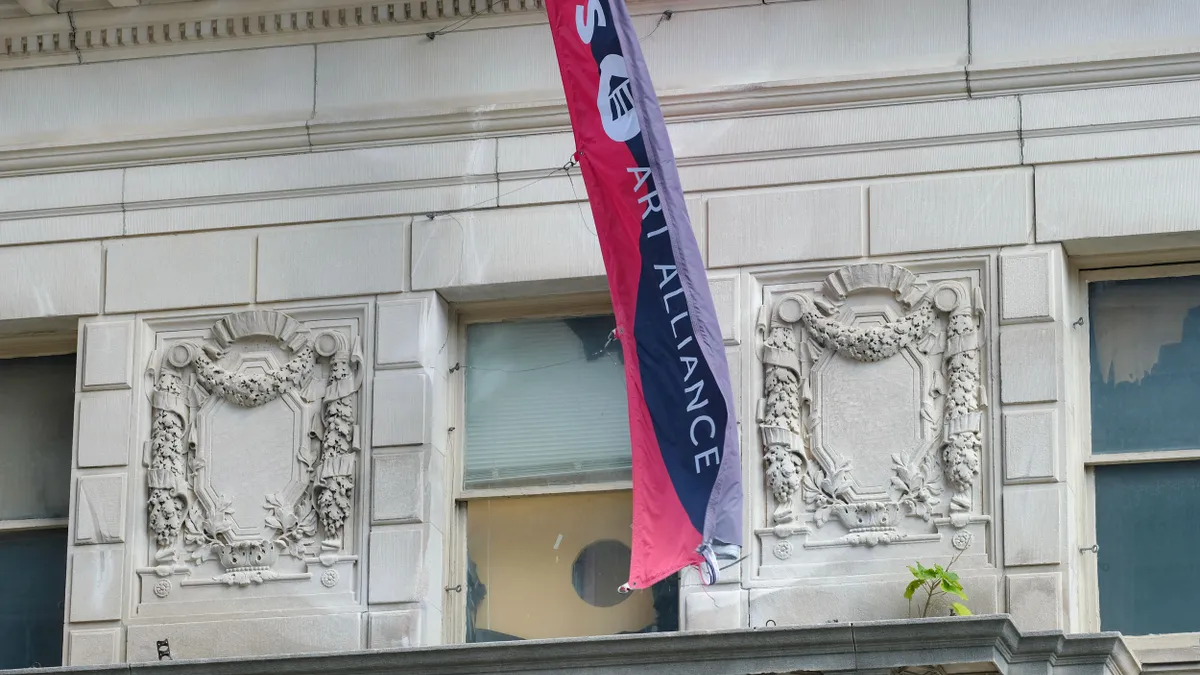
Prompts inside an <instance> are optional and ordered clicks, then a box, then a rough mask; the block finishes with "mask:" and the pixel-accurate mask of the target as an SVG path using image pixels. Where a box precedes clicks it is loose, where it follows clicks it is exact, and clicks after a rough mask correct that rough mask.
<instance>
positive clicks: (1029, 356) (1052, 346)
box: [1000, 325, 1062, 403]
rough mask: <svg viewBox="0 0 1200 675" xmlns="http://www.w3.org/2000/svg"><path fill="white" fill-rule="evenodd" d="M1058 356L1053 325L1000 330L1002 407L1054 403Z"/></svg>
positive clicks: (1057, 385) (1059, 362) (1058, 350)
mask: <svg viewBox="0 0 1200 675" xmlns="http://www.w3.org/2000/svg"><path fill="white" fill-rule="evenodd" d="M1061 353H1062V348H1061V345H1060V344H1059V337H1058V330H1057V329H1056V327H1055V326H1053V325H1047V326H1005V327H1004V328H1002V329H1001V330H1000V399H1001V400H1002V401H1003V402H1004V403H1042V402H1048V401H1057V400H1058V391H1059V384H1058V379H1059V373H1060V371H1061V365H1062V359H1061V358H1060V356H1059V355H1060V354H1061Z"/></svg>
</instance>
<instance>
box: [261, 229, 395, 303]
mask: <svg viewBox="0 0 1200 675" xmlns="http://www.w3.org/2000/svg"><path fill="white" fill-rule="evenodd" d="M407 260H408V219H407V218H404V219H401V218H397V219H389V220H381V221H371V222H369V223H355V224H353V225H335V226H314V225H308V226H304V227H292V228H287V229H282V230H271V231H268V232H263V233H262V235H260V236H259V240H258V300H259V302H264V301H268V300H290V299H295V298H326V297H333V296H339V295H360V294H367V293H393V292H397V291H403V290H405V285H406V283H407V273H408V267H407V265H406V262H407Z"/></svg>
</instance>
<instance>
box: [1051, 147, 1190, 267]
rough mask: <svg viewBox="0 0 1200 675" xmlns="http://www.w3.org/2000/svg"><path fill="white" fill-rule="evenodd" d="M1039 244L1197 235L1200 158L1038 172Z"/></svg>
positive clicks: (1074, 166) (1174, 157)
mask: <svg viewBox="0 0 1200 675" xmlns="http://www.w3.org/2000/svg"><path fill="white" fill-rule="evenodd" d="M1037 174H1038V177H1037V183H1038V187H1037V191H1038V199H1037V239H1038V241H1039V242H1051V241H1062V242H1064V243H1066V244H1067V246H1068V249H1069V250H1072V251H1074V248H1073V247H1074V246H1075V245H1076V243H1078V244H1087V245H1095V244H1096V243H1097V241H1096V240H1103V239H1109V238H1113V237H1129V236H1134V235H1161V234H1170V233H1184V232H1188V233H1190V232H1197V231H1200V221H1197V220H1196V218H1195V214H1196V213H1197V211H1200V193H1198V192H1197V191H1196V190H1193V189H1191V186H1192V185H1194V184H1195V182H1196V181H1197V180H1200V155H1195V154H1184V155H1169V156H1160V157H1140V158H1135V159H1121V160H1111V161H1101V162H1078V163H1070V164H1055V165H1050V166H1039V167H1038V168H1037ZM1117 250H1121V249H1120V248H1118V249H1117Z"/></svg>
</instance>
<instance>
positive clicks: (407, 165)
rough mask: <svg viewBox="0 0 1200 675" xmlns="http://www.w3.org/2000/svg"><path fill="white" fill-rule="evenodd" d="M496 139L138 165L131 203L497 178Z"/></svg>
mask: <svg viewBox="0 0 1200 675" xmlns="http://www.w3.org/2000/svg"><path fill="white" fill-rule="evenodd" d="M495 165H496V141H495V140H494V139H478V140H469V141H452V142H448V143H418V144H413V145H395V146H387V147H375V148H354V149H350V150H334V151H327V152H313V153H302V154H290V155H271V156H267V157H246V158H241V159H224V160H216V161H210V162H186V163H178V164H166V165H161V166H147V167H132V168H130V169H128V170H127V174H126V178H125V199H126V200H127V201H129V202H154V201H164V200H179V199H204V198H213V197H230V196H237V195H249V194H253V193H260V192H269V193H280V192H296V191H303V190H310V191H311V190H329V189H335V188H345V187H352V186H362V185H395V184H399V183H404V182H410V181H422V180H436V179H445V178H454V179H461V178H463V177H466V176H489V177H494V176H495Z"/></svg>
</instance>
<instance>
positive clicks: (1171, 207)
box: [0, 0, 1200, 672]
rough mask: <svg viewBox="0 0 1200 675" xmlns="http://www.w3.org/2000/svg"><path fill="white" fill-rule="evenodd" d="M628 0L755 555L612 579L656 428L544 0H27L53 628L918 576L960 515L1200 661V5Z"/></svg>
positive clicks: (25, 303) (388, 615)
mask: <svg viewBox="0 0 1200 675" xmlns="http://www.w3.org/2000/svg"><path fill="white" fill-rule="evenodd" d="M629 5H630V9H631V11H632V12H633V13H634V14H635V21H636V22H637V25H638V28H639V32H641V33H642V35H643V36H644V37H643V38H642V48H643V50H644V51H645V53H646V56H647V59H648V62H649V64H650V68H651V72H652V75H653V77H654V78H655V83H656V86H657V88H658V90H659V93H660V98H661V99H662V102H663V107H664V112H665V114H666V116H667V119H668V123H669V126H670V131H671V134H672V139H673V141H674V144H675V149H676V154H677V155H678V157H679V165H680V173H681V177H682V180H683V184H684V188H685V190H686V192H687V197H688V205H689V208H690V211H691V218H692V223H693V226H694V229H695V232H696V235H697V238H698V240H699V242H700V246H701V250H702V253H703V255H704V257H705V261H706V264H707V266H708V267H709V275H710V284H711V287H712V290H713V295H714V298H715V300H716V303H717V310H718V314H719V318H720V321H721V328H722V332H723V336H724V340H725V344H726V348H727V355H728V358H729V363H730V368H731V370H732V374H733V378H734V388H735V392H736V404H737V410H738V415H739V424H740V430H741V442H742V447H743V460H744V467H743V470H744V475H745V476H746V479H745V481H744V482H745V486H746V491H747V492H746V495H745V503H746V509H745V518H746V522H745V525H746V527H745V530H746V532H747V541H746V549H745V553H746V557H745V558H744V559H743V560H742V561H740V562H739V564H738V565H737V566H735V567H732V568H731V569H729V570H726V572H725V574H724V575H723V577H722V580H721V583H720V584H718V585H716V586H713V587H707V588H705V587H701V586H699V585H698V583H697V581H696V579H695V575H694V574H691V573H685V574H684V575H683V578H682V579H681V580H680V581H679V583H678V588H669V589H668V588H664V589H662V592H661V593H655V594H651V593H650V592H648V591H647V592H642V593H638V594H634V595H633V596H630V597H629V598H613V597H610V596H611V594H610V593H609V592H608V590H607V588H608V586H604V587H603V588H601V587H600V586H599V585H597V584H598V583H600V582H596V583H592V582H591V581H588V580H589V579H593V578H596V579H601V580H604V579H606V577H604V576H603V575H599V576H596V575H597V574H598V573H597V572H596V570H598V569H600V568H601V567H603V565H604V564H605V561H611V560H612V559H617V560H619V559H620V556H621V550H620V549H621V546H627V544H628V537H629V533H628V530H627V523H628V511H629V508H630V507H629V495H628V456H627V455H628V447H627V443H628V441H627V439H626V440H624V443H625V444H626V445H625V446H622V445H621V443H622V439H621V434H620V433H619V432H620V430H621V429H623V426H622V425H623V421H622V418H621V415H622V414H623V407H622V405H623V404H622V400H623V399H622V389H621V388H622V387H623V384H622V382H621V380H620V378H619V377H616V378H615V379H614V376H613V373H619V364H618V363H616V362H615V361H616V359H617V357H616V356H615V355H614V353H613V351H612V347H611V345H610V344H609V343H608V342H607V341H606V340H605V336H606V335H607V334H608V330H609V328H608V324H606V323H605V321H606V317H605V315H606V314H607V313H608V309H607V306H606V303H607V300H606V296H605V289H606V286H605V280H604V268H603V264H602V262H601V259H600V254H599V247H598V244H597V239H596V236H595V230H594V225H593V223H592V222H591V216H590V212H589V211H588V209H587V205H586V201H585V199H586V194H585V193H584V189H583V185H582V181H581V180H580V178H579V173H578V169H576V168H573V167H571V166H570V165H569V161H570V159H571V156H572V154H573V152H574V147H573V143H572V138H571V134H570V132H569V126H568V120H567V118H566V112H565V107H564V105H563V102H562V92H561V84H560V81H559V77H558V72H557V69H556V65H555V59H554V55H553V50H552V46H551V41H550V35H549V32H548V29H547V27H546V25H545V14H544V11H543V9H542V6H541V1H540V0H499V1H497V2H484V1H483V0H453V1H451V0H439V1H438V2H434V1H433V0H429V1H424V0H412V1H410V2H387V3H385V2H357V3H350V2H336V1H335V0H280V1H277V2H266V1H265V0H264V1H260V0H244V1H243V2H240V3H230V2H224V1H222V0H195V1H191V0H179V1H171V0H141V1H140V2H139V0H119V1H118V0H61V1H56V0H0V401H4V402H5V404H4V406H3V408H4V409H5V410H4V415H5V416H6V417H4V418H0V419H3V420H4V424H5V425H7V428H8V429H9V430H10V431H8V432H6V433H5V435H6V436H8V437H9V438H8V439H7V441H6V445H0V453H6V452H7V453H9V455H10V457H9V458H5V457H3V456H2V454H0V466H4V467H6V468H5V473H6V474H7V476H6V477H0V569H5V570H8V574H7V575H5V576H6V581H5V582H4V583H5V584H7V585H11V586H12V588H13V589H14V591H13V592H14V593H15V592H16V591H15V589H17V588H18V587H20V588H22V589H24V588H25V587H26V586H28V587H29V588H32V589H34V590H33V591H30V594H31V598H30V599H29V602H30V603H33V605H31V606H34V605H36V606H37V607H42V606H43V605H46V603H47V602H49V603H51V604H53V603H54V602H61V603H62V604H61V608H60V609H59V612H60V614H61V616H59V617H58V618H55V616H54V615H53V611H50V614H48V615H46V616H45V617H43V618H42V619H39V620H40V621H41V623H40V624H37V626H34V627H33V628H30V627H29V626H30V625H33V624H31V623H30V621H32V620H30V621H26V622H25V623H22V624H21V630H26V629H28V630H29V633H28V634H27V637H29V636H33V637H29V640H30V642H27V643H24V646H21V647H19V648H18V647H13V648H11V649H10V650H9V651H10V652H11V653H17V652H20V653H21V654H35V653H36V654H49V655H50V656H46V657H42V658H45V659H47V661H48V662H47V663H46V664H43V665H49V662H51V661H52V660H53V658H54V656H53V655H54V654H55V653H58V654H61V663H62V664H69V665H97V664H111V663H123V662H142V661H152V660H155V659H157V658H158V656H159V652H160V650H161V649H162V648H163V647H162V645H163V644H164V643H166V644H169V649H170V650H172V652H173V654H174V655H175V656H177V657H183V658H210V657H239V656H252V655H286V654H300V653H309V652H329V651H353V650H362V649H384V648H396V647H415V646H422V645H423V646H430V645H447V644H455V643H460V642H463V641H467V640H470V639H484V638H480V637H479V636H480V635H483V633H481V632H480V631H487V632H488V634H489V635H490V636H491V638H490V639H500V638H504V637H508V638H511V637H563V636H582V635H594V634H607V633H616V632H623V631H634V630H638V629H641V628H642V627H643V626H650V627H651V628H652V629H657V630H664V629H669V628H675V627H678V628H680V629H682V630H685V631H696V630H731V629H753V628H765V627H773V626H778V627H786V626H804V625H813V624H826V623H831V622H839V623H848V622H861V621H874V620H892V619H902V618H906V617H909V616H910V614H911V612H912V608H911V607H910V603H909V602H908V601H907V600H906V599H905V598H904V596H903V591H904V588H905V586H906V585H907V584H908V582H909V581H910V580H911V579H912V577H911V574H910V572H909V571H908V569H907V566H909V565H912V564H913V563H914V561H920V562H922V563H925V564H930V565H932V564H934V563H939V564H943V565H944V564H946V563H947V562H949V561H951V560H953V561H955V562H954V569H955V571H956V572H957V573H958V574H959V575H960V577H961V579H962V583H963V585H964V586H965V589H966V592H967V595H968V596H969V601H967V604H969V606H970V608H971V610H972V611H973V612H974V613H975V614H994V613H1006V614H1010V615H1011V616H1012V620H1013V622H1014V624H1015V625H1016V627H1017V628H1018V629H1020V630H1021V631H1026V632H1029V631H1060V632H1064V633H1090V632H1095V631H1098V630H1100V629H1102V628H1103V629H1104V630H1117V631H1121V632H1122V633H1124V634H1125V641H1126V643H1127V644H1129V646H1130V647H1131V649H1132V650H1133V653H1134V654H1135V655H1136V656H1137V658H1138V659H1140V660H1141V663H1142V667H1144V668H1146V669H1147V670H1152V669H1155V668H1159V669H1166V668H1167V667H1168V666H1167V665H1163V664H1176V665H1175V666H1171V667H1180V668H1186V667H1190V666H1187V664H1189V663H1200V653H1198V652H1197V647H1196V645H1197V644H1198V642H1197V637H1196V635H1197V634H1200V620H1197V619H1196V618H1195V617H1196V616H1200V614H1197V613H1196V612H1194V611H1192V608H1193V607H1195V606H1196V602H1198V601H1200V582H1195V581H1193V580H1192V579H1191V578H1190V575H1189V571H1190V567H1189V566H1188V562H1189V561H1190V560H1191V557H1190V556H1189V552H1190V550H1191V549H1190V548H1189V547H1190V544H1189V543H1188V542H1190V541H1191V540H1192V537H1191V536H1190V535H1191V534H1192V530H1193V529H1194V527H1193V523H1194V522H1195V517H1194V513H1195V509H1196V504H1195V503H1194V501H1193V500H1196V499H1200V497H1196V496H1195V494H1200V493H1192V494H1191V495H1189V490H1190V489H1191V488H1193V487H1200V476H1197V474H1196V470H1197V467H1200V464H1193V463H1192V461H1191V460H1195V459H1200V426H1198V425H1197V423H1194V422H1192V421H1191V417H1192V415H1189V408H1190V401H1191V400H1192V399H1191V398H1190V397H1191V396H1192V395H1194V394H1200V391H1193V389H1195V388H1196V385H1194V384H1192V379H1193V378H1192V377H1191V375H1192V374H1194V373H1195V372H1196V370H1195V368H1196V366H1194V365H1191V364H1192V363H1194V360H1193V359H1190V358H1189V354H1190V353H1191V352H1190V351H1189V350H1191V348H1192V345H1194V344H1200V334H1198V333H1197V332H1196V327H1197V325H1196V324H1195V323H1194V321H1193V319H1195V318H1197V317H1193V316H1192V312H1193V310H1194V309H1195V308H1197V307H1200V292H1198V290H1197V289H1200V286H1198V285H1197V283H1196V279H1197V277H1196V276H1195V275H1197V274H1200V267H1195V266H1192V264H1193V263H1195V262H1196V261H1198V260H1200V234H1198V233H1200V192H1198V191H1197V190H1195V189H1194V188H1193V185H1192V179H1194V178H1196V177H1197V176H1198V175H1200V154H1195V153H1197V152H1200V133H1198V130H1200V126H1198V125H1197V120H1198V119H1200V81H1198V80H1200V28H1198V26H1200V5H1197V4H1195V3H1193V2H1190V1H1189V0H1148V1H1143V2H1135V1H1134V0H1103V1H1100V2H1096V1H1094V0H1093V1H1087V0H1059V1H1057V2H1052V3H1051V2H1043V1H1041V0H902V1H895V0H892V1H885V0H810V1H787V0H771V1H767V0H762V1H760V0H687V1H686V2H681V1H665V0H630V2H629ZM71 355H74V356H71ZM535 375H536V376H535ZM513 376H521V377H516V378H514V377H513ZM36 420H40V421H42V422H44V424H43V423H37V424H35V423H33V422H32V421H36ZM614 430H616V431H615V432H614ZM8 445H11V446H12V447H13V448H14V449H13V450H8V449H7V447H8ZM622 452H623V453H624V454H622ZM6 502H7V503H6ZM623 528H624V529H623ZM604 542H609V544H605V543H604ZM613 542H615V544H614V543H613ZM593 545H595V547H593ZM539 547H540V548H539ZM606 547H607V548H606ZM610 549H611V550H610ZM64 550H65V557H64ZM529 551H541V552H542V553H544V556H545V557H542V558H539V557H538V556H537V555H535V554H533V553H529ZM614 551H615V552H614ZM626 551H627V549H626ZM538 555H541V554H538ZM626 555H627V552H626ZM588 556H594V559H593V558H592V557H588ZM614 556H615V558H614ZM618 567H619V566H618ZM31 568H33V569H32V570H31ZM581 570H582V571H581ZM506 575H507V576H506ZM588 575H592V576H588ZM581 579H582V581H581ZM620 581H621V580H617V582H618V583H619V582H620ZM605 583H606V582H605ZM485 587H486V588H487V591H486V593H487V594H486V595H485V594H484V591H483V590H480V589H483V588H485ZM476 591H478V592H476ZM543 593H544V594H545V598H547V599H542V596H541V595H540V594H543ZM38 594H40V595H38ZM32 596H36V597H32ZM576 596H578V597H576ZM56 597H57V601H56V600H55V598H56ZM943 600H945V598H942V599H941V600H939V602H941V601H943ZM38 603H42V604H38ZM485 603H490V604H485ZM539 603H543V604H544V606H545V607H544V608H543V609H537V606H538V604H539ZM572 603H574V604H572ZM481 607H483V608H485V609H482V610H481ZM531 607H533V609H531ZM0 611H2V610H0ZM30 611H31V612H32V610H30ZM39 611H40V610H39ZM929 613H931V614H937V615H940V616H945V615H946V614H947V613H949V609H948V607H947V606H946V605H944V604H935V605H933V606H932V607H931V608H930V610H929ZM27 616H29V617H32V616H34V614H33V613H30V614H28V615H27ZM38 616H41V615H38ZM10 618H11V617H10ZM672 621H674V622H675V623H674V624H673V623H672ZM34 623H36V622H34ZM47 625H49V626H51V627H52V628H53V630H51V631H50V633H49V634H51V637H49V638H47V637H46V635H47V634H48V633H47V632H46V630H47V629H46V626H47ZM60 628H61V630H59V629H60ZM556 631H557V632H556ZM38 636H40V637H38ZM3 639H5V638H4V637H0V640H3ZM60 639H61V647H59V646H58V645H59V641H60ZM39 640H40V642H39ZM34 643H38V644H40V645H42V646H41V647H31V646H29V645H32V644H34ZM1014 644H1015V643H1014ZM46 645H49V646H46ZM21 649H24V650H25V651H20V650H21ZM31 660H32V659H31ZM1179 664H1183V665H1179ZM10 665H11V664H10ZM25 665H28V664H25ZM1181 672H1182V671H1181Z"/></svg>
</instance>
